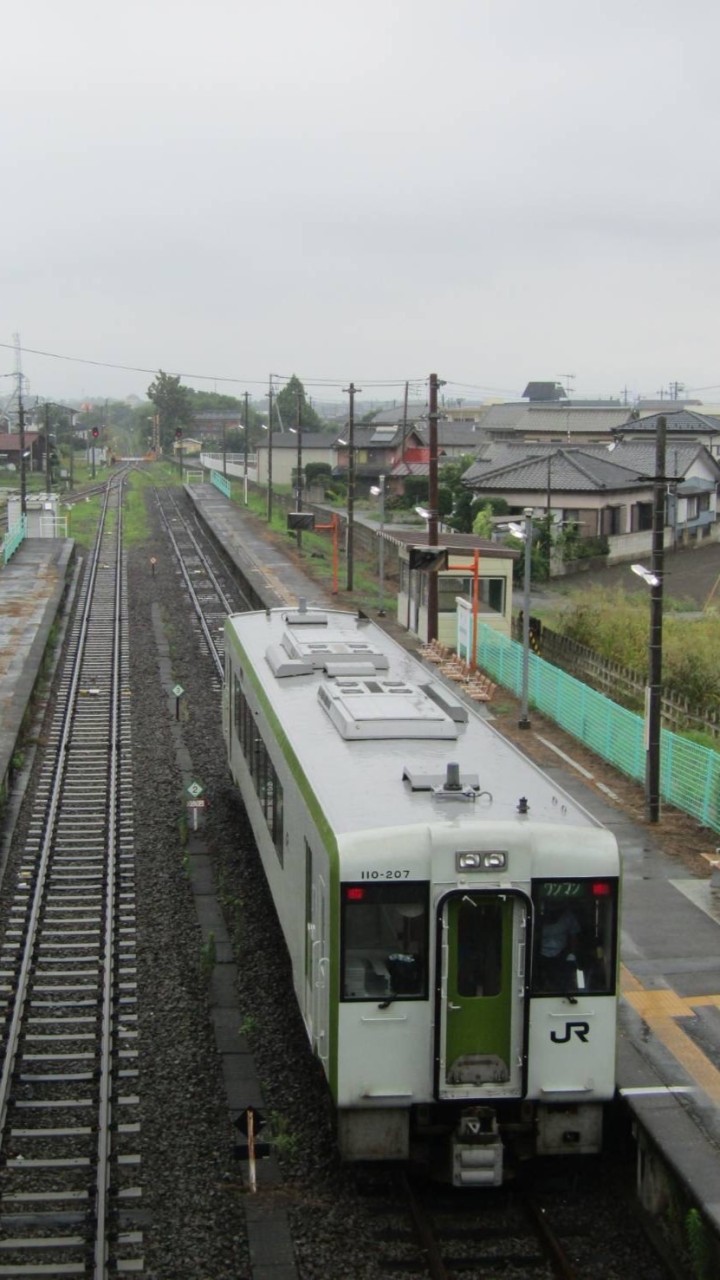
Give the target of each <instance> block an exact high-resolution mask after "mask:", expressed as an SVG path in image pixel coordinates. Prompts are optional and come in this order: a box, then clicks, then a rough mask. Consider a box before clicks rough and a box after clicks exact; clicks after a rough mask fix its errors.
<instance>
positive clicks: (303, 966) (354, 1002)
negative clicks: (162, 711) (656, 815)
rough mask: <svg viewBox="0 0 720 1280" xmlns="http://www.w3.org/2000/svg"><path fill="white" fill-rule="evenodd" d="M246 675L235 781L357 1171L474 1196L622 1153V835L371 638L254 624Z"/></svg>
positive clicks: (232, 759)
mask: <svg viewBox="0 0 720 1280" xmlns="http://www.w3.org/2000/svg"><path fill="white" fill-rule="evenodd" d="M225 663H226V672H225V676H226V679H225V691H224V703H223V718H224V732H225V740H226V743H227V750H228V760H229V764H230V769H231V772H232V775H233V778H234V779H235V781H236V783H237V785H238V787H239V788H240V791H241V794H242V797H243V801H244V804H245V808H246V810H247V813H248V816H249V819H250V822H251V824H252V827H253V831H254V833H255V838H256V841H257V846H258V850H259V853H260V857H261V859H262V862H263V866H264V869H265V874H266V877H267V881H268V884H269V887H270V891H271V893H272V896H273V899H274V902H275V906H276V908H277V913H278V917H279V919H280V923H281V926H282V929H283V933H284V935H285V939H286V942H287V946H288V950H289V953H290V959H291V962H292V969H293V975H294V985H295V994H296V996H297V1000H298V1003H299V1006H300V1010H301V1012H302V1016H303V1018H304V1020H305V1025H306V1027H307V1034H308V1037H309V1040H310V1044H311V1046H312V1049H313V1051H314V1052H315V1053H316V1054H317V1056H318V1057H319V1059H320V1061H321V1062H322V1065H323V1068H324V1071H325V1074H326V1076H327V1080H328V1084H329V1087H330V1089H331V1091H332V1096H333V1098H334V1101H335V1105H336V1107H337V1114H338V1133H339V1142H340V1148H341V1153H342V1155H343V1156H344V1157H345V1158H346V1159H348V1160H407V1159H415V1158H418V1159H420V1160H423V1161H424V1162H425V1163H426V1165H427V1166H428V1168H429V1169H430V1171H431V1172H432V1173H433V1174H434V1175H435V1176H437V1177H439V1178H444V1179H446V1180H447V1181H450V1182H452V1183H454V1184H455V1185H460V1186H464V1185H479V1184H488V1185H493V1184H497V1183H499V1182H501V1181H502V1180H503V1177H504V1176H508V1173H509V1171H510V1170H511V1169H512V1168H513V1167H514V1166H515V1162H516V1161H517V1159H521V1158H523V1157H525V1156H530V1155H533V1154H537V1153H542V1154H562V1153H566V1152H572V1153H579V1152H593V1151H597V1150H599V1149H600V1146H601V1142H602V1113H603V1104H605V1103H606V1102H607V1101H608V1100H609V1099H611V1098H612V1096H613V1093H614V1087H615V1023H616V1002H617V967H618V965H617V934H618V900H619V873H620V867H619V855H618V849H617V844H616V841H615V839H614V837H613V835H612V834H611V833H610V832H609V831H607V830H605V829H603V828H601V827H599V826H598V825H597V824H596V823H595V822H594V820H593V819H592V818H590V816H589V815H588V814H587V813H586V811H585V810H584V809H582V808H581V807H580V806H579V805H578V804H576V803H575V802H574V801H573V800H572V799H571V798H570V797H569V796H568V795H567V794H565V793H563V792H561V791H559V790H558V788H557V787H556V786H554V784H553V783H552V782H551V781H550V780H549V779H548V778H547V777H546V776H545V775H544V774H543V773H542V772H541V771H540V770H539V769H537V768H535V767H534V766H533V765H532V764H530V763H529V762H528V761H527V759H526V758H525V757H524V756H523V755H522V754H521V753H520V752H518V751H516V750H515V749H514V748H513V747H512V746H511V745H509V744H508V743H507V741H505V740H504V739H503V738H502V737H501V736H500V735H499V734H497V733H495V732H494V731H493V729H492V728H491V727H490V726H489V725H488V723H487V722H486V721H484V720H483V719H482V718H481V717H480V716H479V715H478V714H476V712H475V711H474V710H473V709H472V708H468V707H467V706H466V705H465V704H464V702H463V701H462V700H461V699H460V698H458V697H456V696H455V695H454V693H453V692H452V691H451V690H450V689H449V687H448V686H446V684H445V683H444V682H443V681H442V680H441V679H439V678H437V677H436V676H435V674H434V672H433V671H431V670H429V669H427V668H426V667H425V666H424V665H423V664H422V663H421V662H418V661H417V659H416V658H414V657H413V656H412V655H411V654H410V653H408V652H406V651H405V650H404V649H403V648H402V647H401V646H399V645H398V644H396V643H395V642H394V641H393V640H392V639H391V638H390V637H389V636H388V635H387V634H386V633H385V632H384V631H382V630H381V629H380V628H379V627H377V626H375V625H374V624H373V623H372V622H368V621H367V620H366V619H364V618H357V617H356V616H355V615H354V614H349V613H342V612H335V611H321V610H316V609H308V608H306V607H305V606H304V603H303V602H301V603H300V606H299V608H298V609H297V610H292V609H277V610H270V611H267V612H257V613H243V614H237V615H234V616H232V617H230V618H228V619H227V622H226V636H225Z"/></svg>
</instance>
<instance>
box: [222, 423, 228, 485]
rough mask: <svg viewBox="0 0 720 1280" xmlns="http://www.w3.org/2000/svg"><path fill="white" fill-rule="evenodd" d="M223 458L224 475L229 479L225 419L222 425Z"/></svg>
mask: <svg viewBox="0 0 720 1280" xmlns="http://www.w3.org/2000/svg"><path fill="white" fill-rule="evenodd" d="M222 458H223V475H224V476H225V477H226V478H227V427H226V425H225V419H224V418H223V423H222Z"/></svg>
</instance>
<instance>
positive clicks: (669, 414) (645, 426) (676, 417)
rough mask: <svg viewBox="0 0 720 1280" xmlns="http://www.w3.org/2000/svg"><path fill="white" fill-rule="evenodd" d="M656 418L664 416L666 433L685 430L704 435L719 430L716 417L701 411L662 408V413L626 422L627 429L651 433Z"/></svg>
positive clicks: (653, 430) (719, 426)
mask: <svg viewBox="0 0 720 1280" xmlns="http://www.w3.org/2000/svg"><path fill="white" fill-rule="evenodd" d="M658 418H664V419H665V421H666V423H667V429H668V435H672V434H673V432H675V431H682V432H687V433H688V434H690V435H692V434H693V433H694V434H696V435H698V434H700V435H706V434H707V433H708V432H720V423H718V420H717V418H716V417H712V416H710V415H708V416H706V415H705V414H703V413H695V411H694V410H693V409H674V410H667V409H665V410H663V412H662V413H650V414H647V415H645V416H643V417H642V418H637V419H636V420H635V421H632V422H628V424H627V426H628V430H629V431H633V432H635V431H649V432H652V433H653V434H654V433H655V432H656V431H657V421H658Z"/></svg>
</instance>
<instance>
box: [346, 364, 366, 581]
mask: <svg viewBox="0 0 720 1280" xmlns="http://www.w3.org/2000/svg"><path fill="white" fill-rule="evenodd" d="M359 391H362V387H356V386H355V383H354V382H351V383H350V386H349V387H346V388H345V394H346V395H347V396H349V398H350V405H349V412H348V482H347V544H346V545H347V584H346V585H347V590H348V591H352V589H353V567H354V534H355V530H354V523H355V396H356V395H357V394H358V392H359Z"/></svg>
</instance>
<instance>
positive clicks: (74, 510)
mask: <svg viewBox="0 0 720 1280" xmlns="http://www.w3.org/2000/svg"><path fill="white" fill-rule="evenodd" d="M101 502H102V498H101V495H100V494H97V495H96V496H95V497H92V498H80V499H79V500H78V501H77V502H74V503H72V505H71V506H68V507H67V508H66V511H67V517H68V537H70V538H74V539H75V541H76V542H79V543H80V546H82V547H92V546H93V544H94V542H95V535H96V533H97V525H98V519H99V516H100V506H101Z"/></svg>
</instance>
